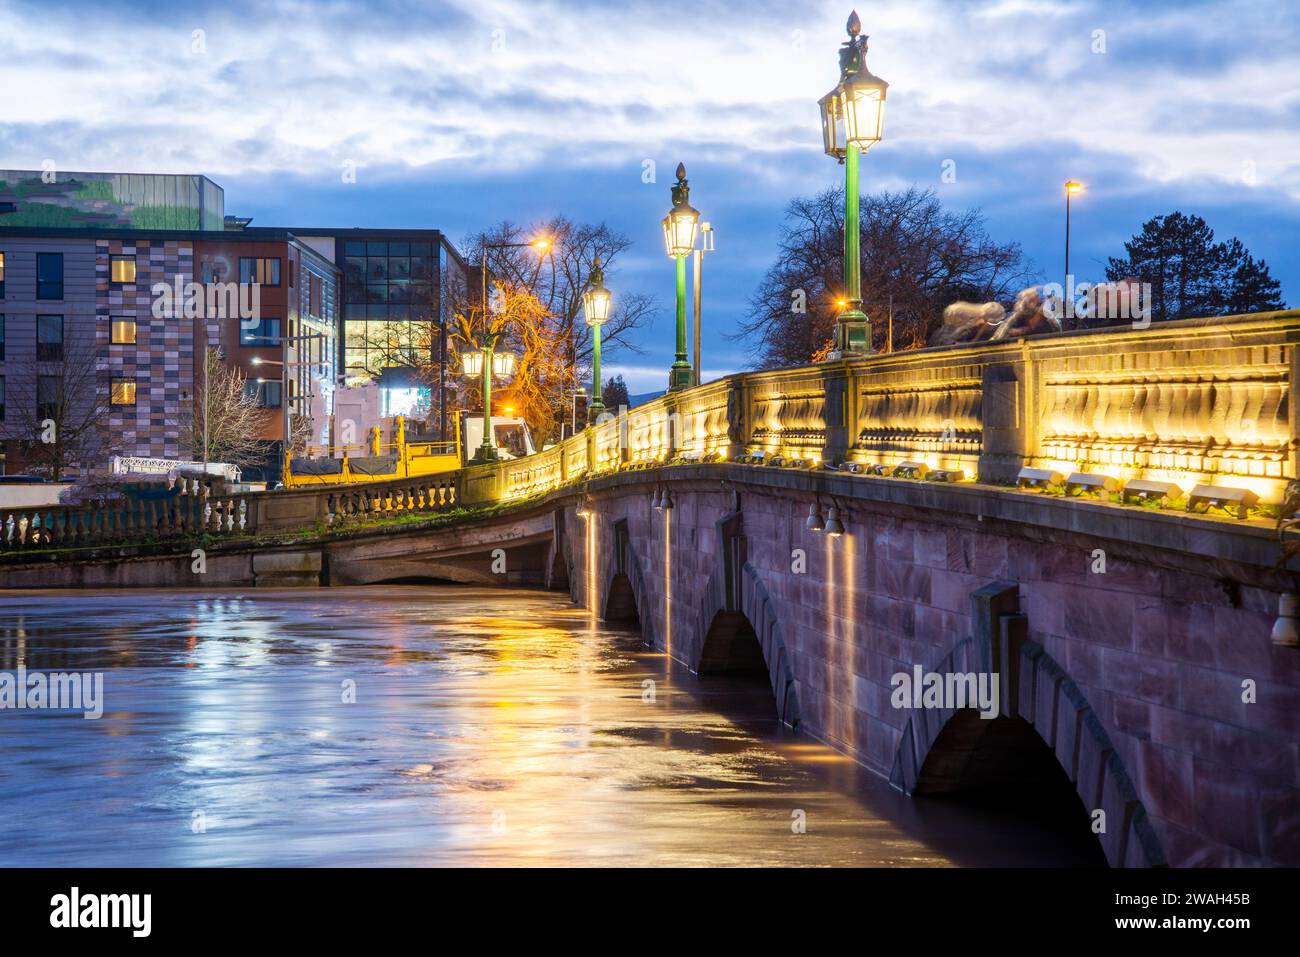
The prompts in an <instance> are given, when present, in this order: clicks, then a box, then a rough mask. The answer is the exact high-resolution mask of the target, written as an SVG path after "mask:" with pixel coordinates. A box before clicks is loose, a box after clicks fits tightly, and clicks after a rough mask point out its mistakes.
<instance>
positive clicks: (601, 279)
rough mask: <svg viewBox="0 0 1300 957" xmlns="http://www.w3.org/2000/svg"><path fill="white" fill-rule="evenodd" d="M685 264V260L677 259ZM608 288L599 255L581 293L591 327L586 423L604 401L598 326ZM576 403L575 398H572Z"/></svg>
mask: <svg viewBox="0 0 1300 957" xmlns="http://www.w3.org/2000/svg"><path fill="white" fill-rule="evenodd" d="M679 262H681V263H682V264H683V266H684V265H685V260H679ZM609 300H610V294H609V290H608V289H606V288H605V270H604V269H603V268H601V265H600V256H599V255H597V256H596V261H595V262H593V263H592V264H591V275H590V276H589V277H588V279H587V291H586V292H584V293H583V294H582V312H583V315H584V316H585V317H586V320H587V325H588V326H589V327H590V328H591V347H592V356H591V404H590V405H588V406H587V424H588V425H595V424H596V420H597V419H598V418H599V417H600V415H601V413H602V412H604V411H605V403H603V402H601V401H600V327H601V326H603V325H604V324H605V320H606V319H608V318H609ZM574 405H575V406H576V405H577V399H576V398H575V399H574Z"/></svg>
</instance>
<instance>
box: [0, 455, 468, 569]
mask: <svg viewBox="0 0 1300 957" xmlns="http://www.w3.org/2000/svg"><path fill="white" fill-rule="evenodd" d="M160 491H161V492H163V493H166V492H170V494H158V495H157V496H156V497H146V498H129V499H115V500H111V501H106V502H92V503H89V504H85V505H57V506H48V507H30V508H9V509H0V554H3V553H13V552H20V551H35V550H43V549H52V548H70V547H74V546H86V547H89V546H95V545H126V544H142V543H145V542H152V541H158V540H169V539H171V540H184V539H190V540H193V539H197V538H199V537H200V536H207V537H216V538H234V537H239V536H249V535H253V534H255V533H267V534H275V533H277V532H288V531H296V530H301V529H304V528H311V527H313V526H320V527H322V528H339V527H344V526H346V525H348V524H357V523H363V522H368V521H374V520H376V519H383V518H390V517H394V516H399V515H403V514H415V513H436V512H441V511H445V510H447V509H450V508H453V507H455V505H456V504H457V503H458V502H459V501H460V492H459V478H458V476H457V474H456V473H455V472H443V473H440V474H437V475H422V476H412V477H411V478H401V479H390V480H388V481H384V482H372V483H367V484H365V485H353V486H348V487H338V486H335V487H324V488H318V489H301V490H297V489H295V490H288V489H286V490H282V491H276V492H241V493H239V494H237V495H225V494H220V493H216V492H214V491H213V490H212V488H211V486H210V484H209V483H203V482H198V481H194V480H190V479H181V480H179V481H178V483H177V485H175V486H173V487H172V488H171V489H166V490H160Z"/></svg>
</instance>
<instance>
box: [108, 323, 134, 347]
mask: <svg viewBox="0 0 1300 957" xmlns="http://www.w3.org/2000/svg"><path fill="white" fill-rule="evenodd" d="M112 341H113V345H115V346H130V345H135V320H134V319H114V320H113V340H112Z"/></svg>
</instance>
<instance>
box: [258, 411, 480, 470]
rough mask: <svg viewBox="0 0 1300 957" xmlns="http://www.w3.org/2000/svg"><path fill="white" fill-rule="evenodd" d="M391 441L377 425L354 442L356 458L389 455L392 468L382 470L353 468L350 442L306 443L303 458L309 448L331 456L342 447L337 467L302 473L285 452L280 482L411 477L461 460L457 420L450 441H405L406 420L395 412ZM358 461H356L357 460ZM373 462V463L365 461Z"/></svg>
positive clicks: (450, 467)
mask: <svg viewBox="0 0 1300 957" xmlns="http://www.w3.org/2000/svg"><path fill="white" fill-rule="evenodd" d="M394 425H395V426H396V428H395V433H396V434H395V436H394V439H395V441H393V442H390V443H387V444H385V443H383V441H382V435H381V434H380V429H379V426H375V427H374V428H372V429H371V430H370V441H369V442H368V443H366V445H365V446H356V447H355V448H356V449H357V451H358V452H359V453H364V454H361V455H357V456H356V458H358V459H359V458H367V457H368V458H370V459H381V458H383V457H384V456H385V455H391V456H392V459H393V468H392V469H391V470H385V471H382V472H374V471H369V470H367V471H361V470H358V469H354V468H353V462H354V456H353V454H352V451H351V450H352V448H353V446H335V447H333V448H324V447H312V446H308V447H307V450H306V452H307V454H306V456H305V457H306V458H311V457H312V452H325V453H328V454H327V455H326V456H325V457H327V458H329V459H334V458H335V456H334V454H333V453H336V452H339V451H342V453H343V457H342V459H341V460H338V461H340V466H339V471H338V472H331V473H328V474H324V475H313V474H304V473H303V472H301V471H300V472H295V471H294V470H293V461H294V457H293V456H292V455H291V454H290V453H288V452H286V453H285V456H284V485H285V487H286V488H306V487H311V486H317V485H353V484H357V483H361V482H382V481H388V480H391V479H395V478H413V477H417V476H421V475H437V474H440V473H442V472H454V471H455V470H456V469H458V468H460V467H461V465H462V464H463V463H462V462H461V457H460V441H459V431H460V424H459V421H457V425H456V430H457V438H456V440H455V441H451V442H408V441H407V440H406V420H405V419H404V417H403V416H400V415H399V416H397V418H396V419H395V420H394ZM358 464H359V463H358ZM367 464H368V465H373V464H375V463H367Z"/></svg>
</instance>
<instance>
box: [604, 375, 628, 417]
mask: <svg viewBox="0 0 1300 957" xmlns="http://www.w3.org/2000/svg"><path fill="white" fill-rule="evenodd" d="M600 401H601V402H603V403H605V408H607V409H615V410H617V409H618V407H619V406H623V405H630V403H629V402H628V397H627V383H626V382H624V381H623V377H622V376H621V375H616V376H612V377H611V378H610V379H609V380H608V381H606V383H605V384H604V385H603V386H601V387H600Z"/></svg>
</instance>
